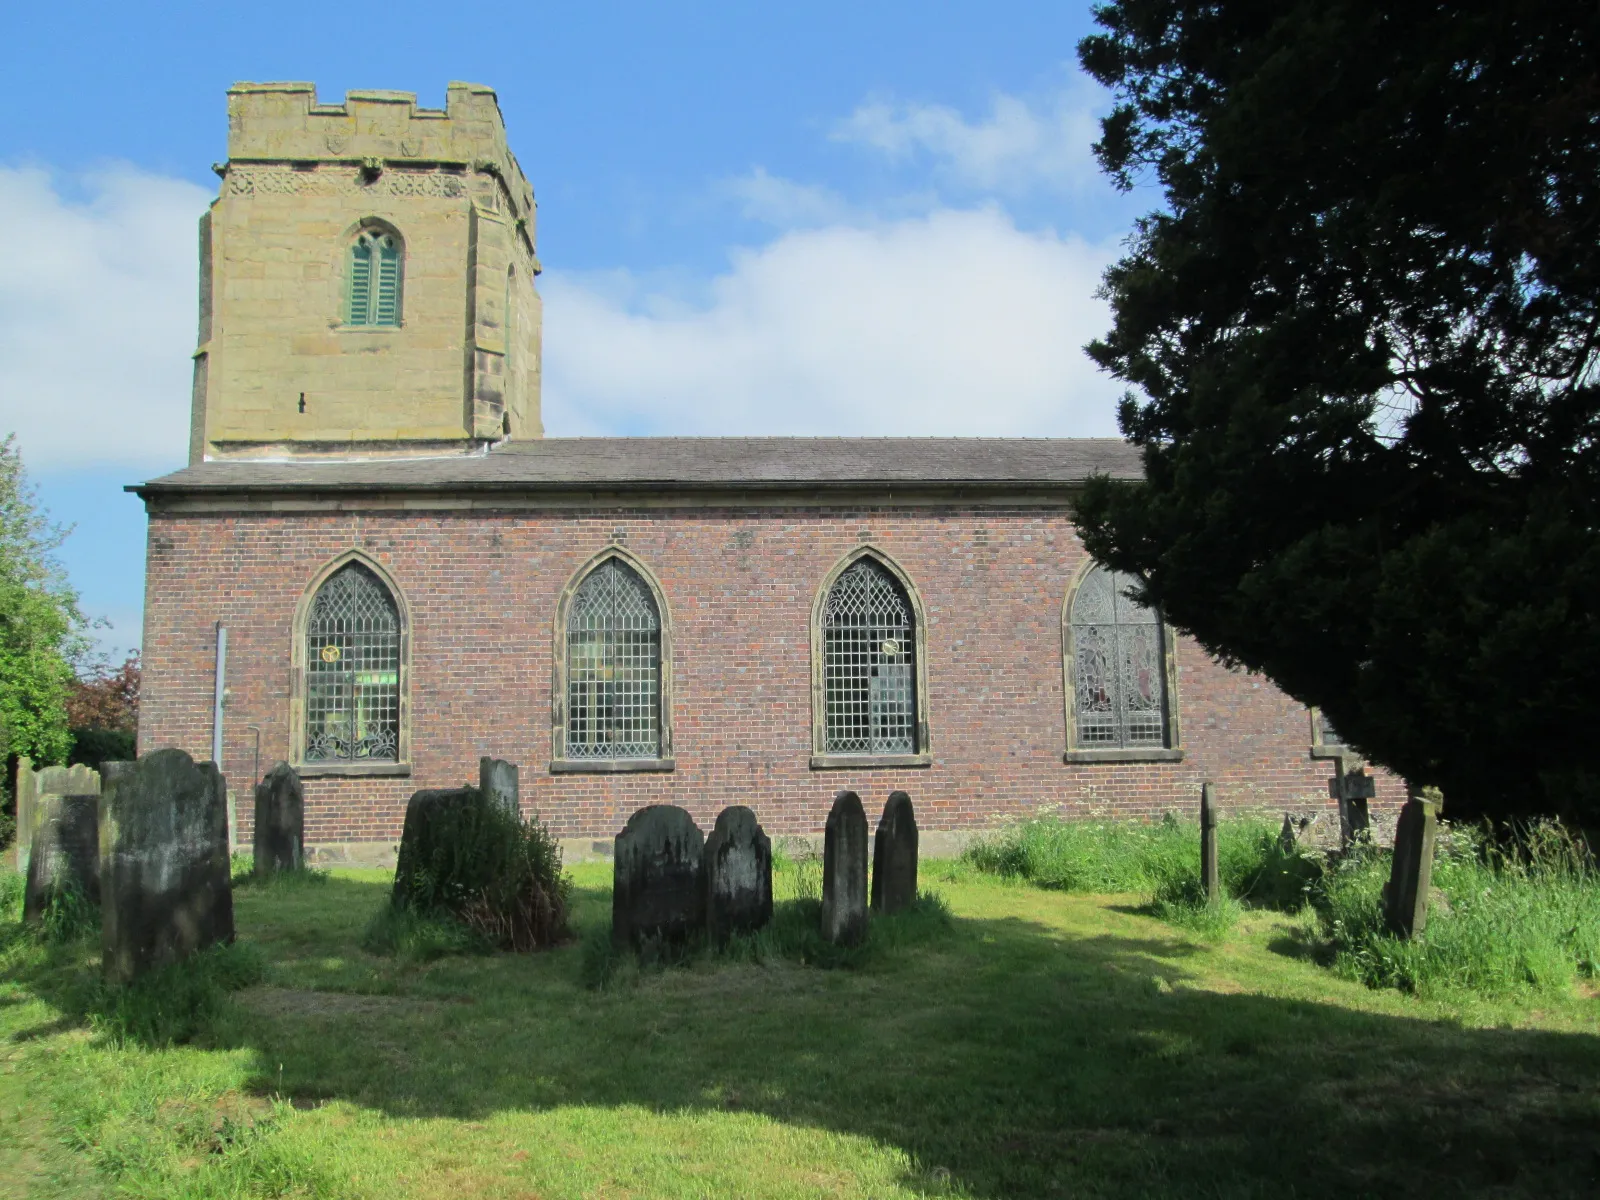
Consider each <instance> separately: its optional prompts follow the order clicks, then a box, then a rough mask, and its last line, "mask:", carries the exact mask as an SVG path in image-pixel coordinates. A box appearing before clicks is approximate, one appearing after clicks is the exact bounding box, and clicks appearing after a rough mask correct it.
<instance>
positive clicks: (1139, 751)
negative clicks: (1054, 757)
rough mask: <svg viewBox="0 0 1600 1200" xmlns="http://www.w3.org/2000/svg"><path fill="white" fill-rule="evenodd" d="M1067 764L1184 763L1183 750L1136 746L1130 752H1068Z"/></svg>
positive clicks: (1063, 757)
mask: <svg viewBox="0 0 1600 1200" xmlns="http://www.w3.org/2000/svg"><path fill="white" fill-rule="evenodd" d="M1061 761H1062V762H1066V763H1141V762H1182V761H1183V751H1182V750H1167V749H1164V748H1162V747H1160V746H1136V747H1134V748H1132V749H1128V750H1068V751H1067V752H1066V753H1065V754H1063V755H1062V756H1061Z"/></svg>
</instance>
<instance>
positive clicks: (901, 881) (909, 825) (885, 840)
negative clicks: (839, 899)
mask: <svg viewBox="0 0 1600 1200" xmlns="http://www.w3.org/2000/svg"><path fill="white" fill-rule="evenodd" d="M916 902H917V815H916V812H915V811H914V810H913V809H912V807H911V797H910V796H908V795H906V794H905V793H904V792H890V793H889V803H887V804H885V805H884V806H883V816H882V818H881V819H880V820H879V821H878V832H877V833H876V834H875V835H874V836H873V839H872V911H873V912H876V913H897V912H900V911H902V910H903V909H907V908H910V907H911V906H912V905H913V904H915V903H916Z"/></svg>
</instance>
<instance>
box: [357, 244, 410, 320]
mask: <svg viewBox="0 0 1600 1200" xmlns="http://www.w3.org/2000/svg"><path fill="white" fill-rule="evenodd" d="M349 282H350V286H349V288H348V293H347V305H346V314H345V317H346V321H347V322H348V323H349V324H351V325H399V324H400V301H401V292H402V290H403V285H404V283H405V247H404V246H402V245H401V243H400V237H399V235H398V234H396V233H395V232H394V231H393V230H388V229H381V228H378V227H376V226H369V227H368V228H365V229H363V230H362V231H361V232H360V233H358V234H356V237H355V240H354V241H353V242H351V243H350V268H349Z"/></svg>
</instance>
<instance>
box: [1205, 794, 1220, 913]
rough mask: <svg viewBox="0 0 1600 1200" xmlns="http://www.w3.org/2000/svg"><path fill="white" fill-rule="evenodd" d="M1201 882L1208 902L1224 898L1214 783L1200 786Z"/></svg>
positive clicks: (1215, 901) (1212, 902)
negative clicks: (1218, 847) (1218, 867)
mask: <svg viewBox="0 0 1600 1200" xmlns="http://www.w3.org/2000/svg"><path fill="white" fill-rule="evenodd" d="M1200 882H1201V883H1202V884H1203V885H1204V886H1205V889H1206V903H1207V904H1216V903H1217V902H1218V901H1219V900H1221V899H1222V877H1221V874H1220V873H1219V871H1218V869H1217V798H1216V788H1215V787H1214V785H1212V784H1209V783H1207V784H1202V785H1201V787H1200Z"/></svg>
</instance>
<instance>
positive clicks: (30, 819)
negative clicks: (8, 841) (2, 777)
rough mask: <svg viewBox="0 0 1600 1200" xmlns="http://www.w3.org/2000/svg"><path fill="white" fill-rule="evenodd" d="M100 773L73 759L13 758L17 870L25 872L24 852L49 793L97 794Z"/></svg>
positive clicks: (54, 794)
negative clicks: (51, 763)
mask: <svg viewBox="0 0 1600 1200" xmlns="http://www.w3.org/2000/svg"><path fill="white" fill-rule="evenodd" d="M99 794H100V774H99V772H98V771H96V770H95V769H94V768H93V767H91V766H87V765H86V764H84V763H77V764H75V765H73V766H70V767H40V768H39V769H38V770H37V771H36V770H34V769H33V761H32V760H31V759H29V758H28V757H27V756H26V755H23V756H22V757H20V758H18V759H17V834H16V840H17V844H16V855H17V858H16V862H17V870H18V871H19V872H20V873H22V874H26V873H27V870H28V855H29V854H30V853H31V852H32V850H33V835H34V832H35V831H36V830H37V829H38V828H39V821H40V818H41V813H42V812H43V810H44V808H45V807H46V806H47V805H48V803H49V800H50V798H51V797H59V796H98V795H99Z"/></svg>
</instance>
